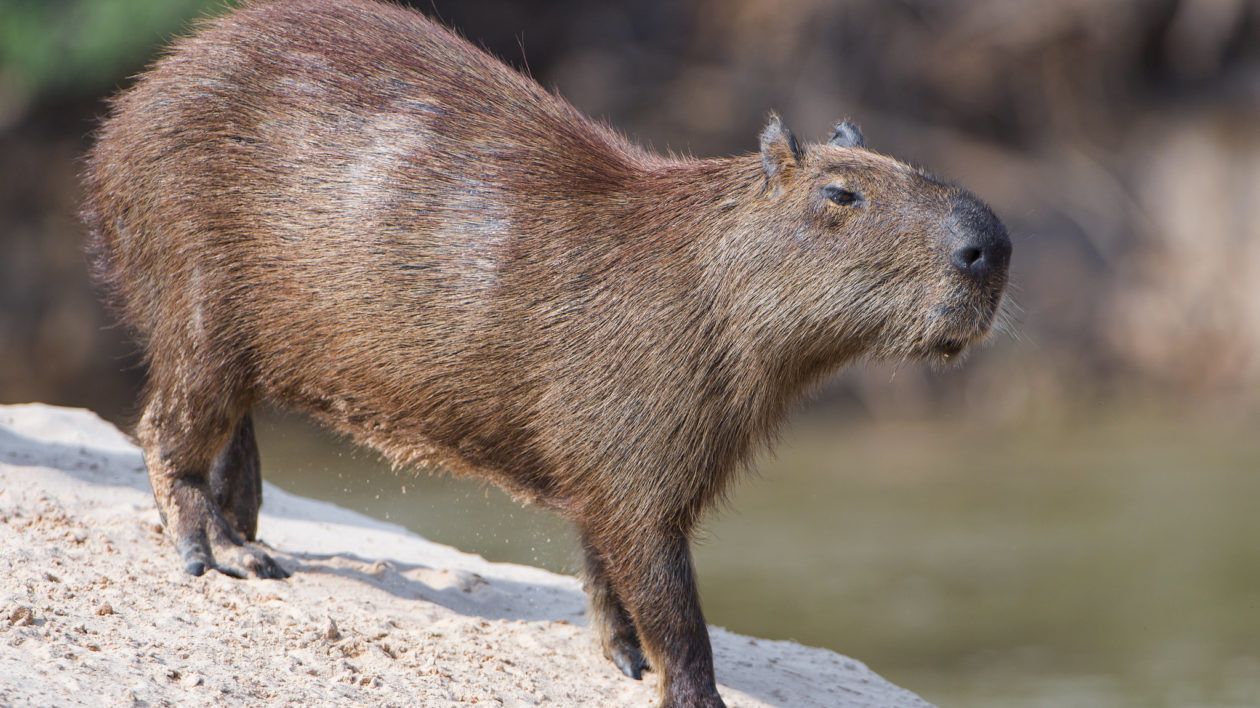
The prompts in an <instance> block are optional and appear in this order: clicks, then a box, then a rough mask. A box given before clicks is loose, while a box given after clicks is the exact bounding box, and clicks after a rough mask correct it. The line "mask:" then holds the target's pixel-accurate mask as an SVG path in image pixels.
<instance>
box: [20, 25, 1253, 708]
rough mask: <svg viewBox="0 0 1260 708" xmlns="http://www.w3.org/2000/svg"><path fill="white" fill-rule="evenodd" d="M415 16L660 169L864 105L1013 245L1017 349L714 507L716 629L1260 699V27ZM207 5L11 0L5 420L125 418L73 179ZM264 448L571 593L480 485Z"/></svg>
mask: <svg viewBox="0 0 1260 708" xmlns="http://www.w3.org/2000/svg"><path fill="white" fill-rule="evenodd" d="M415 4H416V5H417V6H419V7H420V8H421V9H422V10H424V11H425V12H427V13H429V14H431V15H437V16H438V17H440V18H442V19H443V20H444V21H445V22H446V23H447V24H449V25H452V26H454V27H457V28H458V29H459V30H460V31H461V32H462V33H463V34H464V35H465V36H467V37H469V38H470V39H472V40H473V41H474V42H476V43H479V44H481V45H483V46H485V47H487V48H488V49H489V50H490V51H492V52H493V53H494V54H496V55H498V56H499V57H501V58H503V59H504V60H506V61H508V62H509V63H511V64H513V65H515V66H517V67H521V68H524V67H526V66H527V67H528V70H529V72H530V73H532V74H533V76H534V77H535V78H537V79H538V80H539V81H540V82H542V83H543V84H544V85H545V86H548V87H551V88H554V89H555V90H557V91H558V92H559V93H560V94H562V95H564V96H565V97H566V98H567V99H569V100H570V101H571V102H572V103H574V104H575V105H577V106H578V107H579V108H581V109H582V110H584V111H585V112H587V113H588V114H592V115H594V116H596V117H599V118H603V119H606V120H607V121H608V122H610V123H611V124H612V125H614V126H616V127H618V128H619V129H621V130H623V131H624V132H626V133H627V134H628V135H630V136H631V137H632V138H633V139H635V140H637V141H639V142H640V143H643V144H645V145H648V146H651V147H653V148H656V149H658V150H662V151H663V150H673V151H676V152H683V153H690V154H694V155H697V156H713V155H724V154H732V153H738V152H747V151H751V150H753V149H755V146H756V136H757V134H758V132H759V130H760V128H761V126H762V124H763V122H764V120H765V117H766V115H767V113H768V112H769V111H770V110H771V109H774V110H776V111H778V112H779V113H780V114H781V115H782V116H783V117H784V118H785V120H786V121H787V122H788V124H789V125H790V126H791V127H792V128H793V130H794V131H795V132H796V133H797V135H798V136H799V137H801V138H803V139H810V140H822V139H824V138H826V137H828V135H829V127H830V126H831V124H832V123H833V122H834V121H835V120H836V119H838V118H841V117H849V118H852V119H853V120H854V121H856V122H857V123H858V124H860V125H861V126H862V128H863V131H864V133H865V135H866V138H867V143H868V145H869V146H871V147H872V148H873V149H876V150H879V151H881V152H885V153H888V154H891V155H893V156H896V157H898V158H900V159H903V160H906V161H908V162H912V163H915V164H918V165H922V166H924V167H926V168H927V169H929V170H931V171H933V172H935V173H938V174H941V175H944V176H947V177H948V178H950V179H952V180H954V181H957V182H959V183H961V184H963V185H965V186H967V187H968V188H970V189H971V190H972V191H974V192H976V193H977V194H979V195H980V196H981V197H982V198H984V199H986V200H987V201H989V202H990V203H991V204H992V206H993V207H994V209H995V211H996V212H997V213H998V214H999V215H1000V216H1001V217H1002V218H1003V220H1004V221H1005V222H1006V224H1007V226H1008V227H1009V228H1010V230H1011V233H1012V236H1013V239H1014V242H1015V255H1014V261H1013V266H1012V267H1013V279H1014V286H1013V292H1014V297H1015V299H1016V301H1017V302H1018V304H1019V307H1018V308H1017V309H1016V310H1014V318H1013V319H1014V322H1015V326H1014V327H1013V328H1012V329H1013V332H1012V333H1006V334H1000V335H999V336H997V337H996V338H995V340H994V341H993V342H992V343H991V344H990V345H989V346H987V347H986V348H984V349H983V350H981V351H978V352H976V353H974V354H973V355H972V356H971V357H970V358H969V360H968V361H967V362H966V363H965V364H964V365H963V366H961V367H959V368H957V369H953V370H950V371H945V372H937V371H931V370H930V369H927V368H925V367H919V366H915V365H909V364H901V365H896V366H893V365H883V364H878V365H866V366H861V367H856V368H855V369H853V370H850V371H847V372H845V373H843V374H841V375H840V376H839V377H838V378H837V379H836V380H835V381H834V382H833V383H832V384H831V385H829V386H828V387H827V389H826V390H825V391H823V392H822V394H821V395H820V396H819V397H818V398H817V399H816V400H814V401H812V402H810V403H809V404H807V405H805V406H803V407H802V409H801V410H800V411H799V412H798V413H797V415H796V416H795V417H794V419H793V421H792V423H791V425H790V426H789V428H788V430H787V432H786V435H785V439H784V442H783V443H782V444H781V445H780V446H778V447H777V448H776V450H775V452H774V453H772V454H767V455H764V456H763V457H762V458H761V460H760V461H759V463H758V465H757V467H758V471H759V474H758V475H757V476H756V477H754V478H752V479H749V480H747V481H746V482H745V483H744V484H742V485H740V486H739V487H738V489H737V490H736V494H735V496H734V499H733V501H732V504H731V506H730V508H729V509H724V510H722V511H721V512H720V513H716V514H714V515H713V516H712V518H711V519H710V521H709V523H708V524H707V525H706V532H705V538H704V540H703V542H702V543H701V545H700V546H699V547H698V548H697V563H698V567H699V570H700V575H701V585H702V593H703V598H704V603H705V607H706V612H707V614H708V616H709V619H710V621H711V622H713V623H714V624H718V625H723V626H726V627H728V628H731V629H733V630H736V631H740V632H746V633H753V634H757V635H760V636H765V637H772V638H792V639H796V640H798V641H801V642H804V643H807V644H812V645H818V646H825V647H828V648H831V649H835V650H837V651H840V652H843V653H846V654H849V655H851V656H853V657H856V658H858V659H860V660H862V661H864V662H866V663H868V664H870V665H871V666H872V667H873V668H874V669H875V670H876V671H878V672H879V673H881V674H883V675H885V676H887V677H888V678H889V679H891V680H893V681H894V682H896V683H899V684H901V685H903V686H905V687H907V688H909V689H911V690H914V691H916V692H918V693H919V694H921V695H922V696H923V697H924V698H926V699H927V700H929V701H931V702H934V703H937V704H939V705H942V706H964V705H965V706H1010V705H1033V706H1037V705H1045V706H1072V705H1081V706H1179V707H1181V706H1214V707H1217V706H1252V707H1254V706H1255V705H1258V704H1260V514H1257V513H1256V507H1257V503H1260V474H1258V473H1257V467H1260V436H1258V435H1257V434H1256V432H1257V430H1260V425H1257V423H1260V385H1258V383H1260V346H1258V345H1260V130H1258V127H1260V123H1258V122H1257V118H1258V117H1260V2H1255V1H1252V0H1065V1H1063V2H1056V3H1047V2H1040V1H1038V0H973V1H970V2H968V1H964V0H896V1H888V0H686V1H681V0H641V1H639V2H635V3H621V2H602V1H599V0H581V1H578V0H557V1H554V2H542V1H510V0H462V1H454V0H433V1H432V2H431V1H430V0H418V1H417V2H416V3H415ZM229 5H230V3H227V2H223V1H222V0H213V1H209V2H208V1H206V0H0V401H3V402H21V401H35V400H38V401H45V402H49V403H55V404H63V405H75V406H87V407H91V408H93V409H95V410H97V411H99V412H100V413H101V414H102V415H104V416H106V417H107V418H109V419H111V420H114V421H117V422H119V423H122V424H126V423H127V422H128V421H129V419H130V417H131V416H132V415H133V414H134V412H135V409H134V401H135V398H136V393H137V390H138V388H139V385H140V382H141V378H142V374H143V372H142V371H141V370H140V369H139V368H138V363H137V359H136V357H135V355H134V347H133V346H132V345H130V344H129V343H128V342H127V339H126V336H125V332H123V331H122V330H121V329H119V328H116V327H113V326H111V322H110V320H109V318H108V317H107V316H106V314H105V313H104V311H103V310H102V308H101V307H100V305H99V304H98V300H97V298H96V295H95V292H94V291H93V289H92V287H91V284H90V282H89V280H88V276H87V267H86V261H85V257H84V255H83V251H82V241H83V232H82V229H81V228H80V226H79V225H78V223H77V222H76V220H75V216H74V213H75V209H76V202H77V199H78V185H77V178H76V172H77V170H78V169H79V163H78V159H79V157H80V155H82V153H83V152H84V150H85V149H86V148H87V146H88V145H89V144H90V133H91V130H92V128H93V125H94V124H95V122H96V120H97V119H98V118H99V117H100V116H101V115H103V113H104V112H105V110H106V104H105V102H104V98H105V97H106V96H108V95H109V94H111V93H112V92H114V91H116V90H117V89H119V88H121V87H125V86H127V85H128V84H129V82H130V81H131V79H130V78H128V77H130V76H132V75H134V74H135V73H136V72H137V71H139V70H140V69H142V68H143V66H144V65H145V64H146V63H147V62H148V61H150V60H151V59H152V58H153V56H154V54H155V52H156V51H157V50H158V49H159V48H160V46H161V45H163V44H164V43H166V42H167V41H169V40H170V39H171V38H172V37H173V36H175V35H177V34H179V33H181V32H184V31H186V30H187V28H188V26H189V21H190V18H193V17H197V16H204V15H206V14H214V13H218V12H222V11H223V10H224V9H225V8H226V7H228V6H229ZM260 436H261V437H262V438H263V439H262V442H261V444H262V450H263V462H264V473H265V475H266V476H267V477H268V478H269V479H271V480H272V481H274V482H276V483H279V484H281V485H283V486H286V487H288V488H290V489H292V490H295V491H299V492H301V493H304V494H307V495H314V496H320V497H322V498H325V499H329V500H332V501H335V502H338V503H341V504H343V505H346V506H352V507H355V508H358V509H361V510H365V511H367V512H368V513H370V514H373V515H375V516H378V517H381V518H388V519H390V520H392V521H396V522H399V523H403V524H405V525H407V526H409V527H411V528H413V529H415V530H417V531H419V532H421V533H423V534H425V535H427V536H429V537H431V538H434V539H436V540H440V541H445V542H448V543H453V544H454V545H457V546H459V547H461V548H464V549H467V550H472V551H477V552H480V553H483V554H485V555H487V556H489V557H491V558H492V559H497V560H514V561H521V562H529V563H535V564H541V565H544V566H547V567H551V568H554V569H558V570H570V571H571V570H573V569H574V568H576V563H575V556H574V550H573V543H572V536H571V534H570V533H569V531H568V529H567V528H566V527H565V525H564V524H563V523H562V522H560V521H559V520H558V519H556V518H554V517H552V516H549V515H546V514H540V513H538V512H534V511H531V510H528V509H522V508H521V507H520V506H518V505H516V504H514V503H512V502H511V501H510V500H508V499H506V498H505V497H503V496H502V495H501V494H500V493H499V492H498V491H497V490H493V489H485V488H483V487H482V486H480V485H477V484H475V483H471V482H465V481H460V480H446V479H442V478H430V477H428V476H424V475H420V476H414V477H413V476H412V475H410V474H409V473H401V474H399V473H394V472H392V471H390V470H389V469H388V468H387V467H384V466H382V465H381V464H379V462H377V461H376V460H375V458H374V457H373V456H372V454H371V453H368V452H363V451H357V452H356V451H352V450H350V449H349V448H347V447H345V446H344V445H343V444H342V443H340V442H339V441H337V440H334V439H332V438H330V437H329V436H327V435H325V434H323V433H321V432H319V431H316V430H314V429H313V428H311V427H310V426H309V425H308V424H307V423H305V422H303V421H302V420H300V419H298V418H294V417H290V416H286V415H283V414H280V413H277V412H272V413H269V414H267V415H266V416H264V420H263V422H262V425H261V430H260ZM400 490H401V493H400ZM719 672H720V669H719Z"/></svg>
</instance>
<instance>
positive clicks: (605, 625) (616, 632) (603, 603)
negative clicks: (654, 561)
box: [582, 533, 650, 681]
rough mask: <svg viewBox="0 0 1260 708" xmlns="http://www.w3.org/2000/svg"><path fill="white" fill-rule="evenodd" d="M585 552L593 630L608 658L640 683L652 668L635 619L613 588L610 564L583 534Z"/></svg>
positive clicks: (583, 551) (587, 590) (585, 573)
mask: <svg viewBox="0 0 1260 708" xmlns="http://www.w3.org/2000/svg"><path fill="white" fill-rule="evenodd" d="M582 553H583V555H584V556H585V558H584V561H585V568H584V571H585V572H584V576H585V578H584V579H585V581H586V583H585V585H586V594H587V599H588V600H589V605H590V613H591V628H592V629H594V630H595V632H596V633H598V634H599V640H600V643H601V644H602V645H603V647H604V656H606V657H608V658H609V659H610V660H611V661H612V662H613V663H614V664H616V665H617V668H618V669H621V673H623V674H625V675H626V676H629V677H630V678H632V679H635V680H636V681H637V680H639V679H641V678H643V672H644V670H646V669H648V668H650V667H649V666H648V663H647V658H646V657H644V655H643V646H642V644H641V643H640V642H639V631H638V630H637V629H635V627H634V619H633V618H631V617H630V611H629V610H627V609H626V606H625V604H624V603H622V601H621V598H620V597H618V596H617V591H616V590H615V589H614V588H613V585H612V579H611V578H609V576H608V567H607V562H606V561H605V560H604V557H603V555H602V554H601V553H600V552H599V550H598V549H596V548H595V545H594V543H592V542H591V540H590V539H589V538H588V537H587V535H586V534H585V533H583V534H582Z"/></svg>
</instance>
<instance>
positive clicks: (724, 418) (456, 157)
mask: <svg viewBox="0 0 1260 708" xmlns="http://www.w3.org/2000/svg"><path fill="white" fill-rule="evenodd" d="M848 129H849V130H850V131H852V132H851V133H846V132H845V131H842V130H841V129H839V128H837V137H836V139H835V140H834V141H833V144H825V145H809V146H806V147H804V148H801V147H800V146H798V145H797V143H796V141H795V140H794V139H793V138H792V137H791V134H790V133H789V132H788V131H787V129H786V127H784V126H783V125H782V123H781V122H780V121H779V120H778V119H777V118H772V119H771V122H770V125H769V126H768V127H767V129H766V131H765V133H764V134H763V136H762V149H761V151H760V153H759V154H752V155H747V156H742V157H734V158H726V159H712V160H693V159H666V158H664V157H661V156H658V155H654V154H651V153H648V152H645V151H643V150H641V149H639V148H638V147H636V146H634V145H633V144H631V143H629V142H628V141H626V140H625V139H624V138H622V137H621V136H620V135H618V134H617V133H615V132H614V131H612V130H611V129H609V128H607V127H605V126H603V125H601V124H598V123H596V122H593V121H591V120H590V119H588V118H586V117H584V116H583V115H581V114H580V113H579V112H578V111H576V110H575V109H574V108H572V107H571V106H569V105H568V104H567V103H565V102H564V101H563V100H561V99H560V98H558V97H556V96H554V95H552V94H550V93H547V92H546V91H544V90H543V89H542V88H540V87H539V86H538V85H537V84H536V83H535V82H534V81H532V80H530V79H529V78H526V77H524V76H522V75H520V74H518V73H516V72H515V71H513V70H511V69H509V68H508V67H506V66H504V65H503V64H502V63H500V62H499V61H497V60H495V59H494V58H492V57H491V56H489V55H487V54H486V53H484V52H482V51H480V50H478V49H477V48H475V47H473V46H472V45H470V44H469V43H468V42H466V41H464V40H463V39H461V38H459V37H457V36H456V35H454V34H452V33H451V32H449V31H447V30H445V29H443V28H442V27H440V26H438V25H437V24H435V23H433V22H431V21H429V20H428V19H426V18H424V17H423V16H422V15H420V14H418V13H415V12H412V11H409V10H404V9H400V8H398V7H394V6H391V5H385V4H378V3H375V2H369V1H368V0H344V1H343V0H293V1H290V2H276V3H274V4H270V3H251V4H248V5H247V6H246V7H245V8H243V9H241V10H238V11H236V12H233V13H231V14H229V15H227V16H226V17H224V18H220V19H218V20H214V21H210V22H207V23H205V24H203V25H202V26H201V27H200V28H199V29H198V31H197V32H196V33H195V34H194V35H192V36H190V37H187V38H184V39H182V40H179V41H178V42H176V43H175V45H174V47H173V48H172V49H171V51H170V52H169V54H168V55H167V56H166V57H165V58H163V59H161V60H160V61H159V62H157V64H155V65H154V66H153V67H152V69H150V70H149V71H148V72H147V73H146V74H145V75H144V76H143V77H142V78H141V79H140V81H139V82H138V83H137V84H136V85H135V86H134V87H133V88H132V89H130V90H128V91H126V92H124V93H122V94H121V95H120V96H118V97H117V98H116V99H115V100H114V102H113V108H112V113H111V115H110V117H109V118H108V119H107V120H106V121H105V122H104V124H103V125H102V127H101V130H100V134H99V138H98V141H97V143H96V145H95V147H94V148H93V149H92V151H91V153H90V155H89V156H88V159H87V169H86V172H85V177H84V181H85V185H86V200H85V206H84V211H83V217H84V221H85V223H86V224H87V225H88V227H89V229H90V231H91V238H92V241H91V244H92V246H91V247H92V250H93V252H94V254H95V256H96V259H97V267H98V273H99V276H100V278H101V280H102V281H103V282H104V283H105V284H106V286H107V288H108V290H109V292H110V297H111V300H112V301H113V303H114V304H115V306H116V308H117V310H118V312H119V314H120V316H121V319H123V320H124V321H125V322H126V323H128V324H129V325H130V326H131V327H132V328H133V329H134V330H135V331H136V333H137V336H138V338H139V339H140V341H141V344H142V346H143V350H144V352H145V354H146V357H147V364H148V386H147V390H146V394H145V405H144V413H143V416H142V418H141V421H140V423H139V426H138V431H137V434H138V437H139V439H140V441H141V443H142V445H143V447H144V451H145V460H146V464H147V466H148V469H149V474H150V478H151V480H152V483H153V490H154V496H155V498H156V500H157V502H158V506H159V508H160V509H161V511H162V513H163V518H164V520H165V522H166V524H167V527H168V529H169V530H170V533H171V534H172V536H173V537H174V539H175V541H176V544H177V548H178V549H179V552H180V553H181V555H182V557H183V559H184V562H185V565H186V567H187V569H188V570H189V571H190V572H194V573H200V572H204V570H205V569H207V568H216V569H219V570H220V571H222V572H226V573H230V574H234V575H240V576H244V575H249V574H251V573H252V574H258V575H262V576H266V577H280V576H283V575H285V571H284V570H283V569H282V568H280V567H279V565H277V564H276V563H275V562H274V561H273V560H272V559H271V558H270V557H269V556H267V555H266V554H265V553H263V552H262V551H261V550H259V549H258V548H257V547H256V546H254V545H253V544H251V543H249V541H252V540H253V537H254V531H255V524H256V519H257V512H258V505H259V503H260V499H261V497H260V487H259V486H258V485H259V482H258V451H257V446H256V444H255V443H254V437H253V428H252V425H251V424H250V422H249V411H250V410H251V409H252V408H253V407H254V406H255V405H256V404H257V403H259V402H261V401H264V400H266V401H272V402H275V403H277V404H280V405H282V406H286V407H290V408H295V409H298V410H304V411H307V412H309V413H311V414H312V415H314V416H315V417H316V418H318V419H320V420H321V421H323V422H324V423H326V424H327V425H329V426H331V427H333V428H335V429H337V430H339V431H342V432H344V433H346V434H347V435H349V436H351V437H353V438H354V440H356V441H357V442H359V443H362V444H364V445H367V446H370V447H372V448H375V449H376V450H379V451H380V452H382V453H383V454H385V455H386V456H387V457H389V458H390V459H391V460H393V461H394V462H395V463H397V464H399V465H413V464H424V465H440V466H443V467H446V468H449V469H453V470H456V471H458V472H463V473H468V474H476V475H480V476H483V477H487V478H490V479H492V480H494V481H495V482H497V483H498V484H500V485H502V486H504V487H505V488H507V489H509V490H511V491H512V492H514V493H516V494H517V495H519V496H521V497H523V498H526V499H529V500H531V501H534V502H537V503H540V504H544V505H547V506H550V507H552V508H554V509H557V510H558V511H559V512H560V513H562V514H564V515H566V516H567V517H569V518H571V519H573V520H574V521H575V522H576V524H577V526H578V528H579V530H580V532H581V537H582V543H583V548H584V550H585V551H586V556H587V581H588V589H589V591H590V594H591V599H592V607H593V609H594V611H595V614H596V619H595V624H596V626H597V628H598V631H599V632H600V634H601V636H602V638H603V640H604V644H605V647H606V650H607V652H608V654H609V656H610V657H611V658H613V659H614V660H615V661H616V662H617V664H618V666H620V667H621V668H622V670H623V671H625V672H626V673H627V674H630V675H632V676H635V677H636V678H637V677H638V675H639V673H640V671H641V670H642V669H643V668H646V667H647V665H648V663H649V662H650V665H651V666H652V667H654V668H656V669H658V670H660V671H662V672H663V674H664V681H663V694H664V695H663V699H664V703H665V704H667V705H677V706H682V705H720V703H721V701H720V699H719V698H718V696H717V693H716V690H715V688H714V683H713V669H712V658H711V654H710V650H709V644H708V635H707V632H706V630H705V625H704V619H703V616H702V615H701V612H700V607H699V600H698V597H697V594H696V590H695V585H694V580H693V573H692V568H691V557H690V552H689V549H688V539H689V537H690V534H691V533H692V531H693V529H694V527H695V524H696V522H697V520H698V518H699V517H700V515H701V513H702V512H703V511H704V510H705V509H706V508H707V507H709V506H710V505H711V504H712V503H713V501H714V500H715V499H716V498H718V497H719V496H720V495H721V494H722V493H723V491H724V490H725V489H726V487H727V485H728V483H729V482H730V481H731V478H732V476H733V474H734V473H736V472H737V471H738V470H739V469H740V468H741V465H742V464H743V463H744V462H745V461H746V460H747V459H748V458H749V456H750V454H751V452H752V451H753V450H754V448H755V446H756V445H757V444H759V443H761V442H763V441H765V440H766V439H768V437H769V436H770V435H771V433H772V431H773V430H774V429H775V427H776V426H777V425H778V423H779V422H780V420H781V419H782V418H783V416H784V413H785V410H786V409H787V408H788V406H789V405H790V404H791V403H792V402H793V401H794V400H796V399H797V398H799V396H800V395H801V393H802V392H803V391H805V390H806V389H808V388H809V387H810V386H811V384H813V383H815V382H817V381H819V380H820V379H821V378H822V377H824V376H825V375H827V374H828V373H830V372H832V371H834V370H835V369H837V368H838V367H840V366H842V365H844V364H845V363H847V362H850V361H852V360H854V359H856V358H859V357H864V356H872V357H893V358H924V357H926V358H936V359H941V358H947V357H949V356H950V355H953V354H956V353H958V352H959V351H960V350H961V349H962V348H963V347H964V346H966V345H967V344H968V343H970V342H972V341H975V340H977V339H979V338H981V337H983V336H984V334H985V333H986V332H987V331H988V329H989V327H990V325H991V322H992V319H993V315H994V313H995V311H996V309H997V307H998V304H999V301H1000V298H1001V294H1002V290H1003V287H1004V284H1005V280H1006V264H1007V259H1008V257H1009V251H1010V244H1009V241H1008V240H1007V239H1006V235H1005V232H1004V231H1002V228H1001V225H1000V224H999V223H998V222H997V220H996V219H995V218H993V216H992V214H991V213H990V212H989V211H988V210H987V208H985V207H984V206H983V204H981V203H979V202H978V201H976V200H975V198H974V197H972V196H970V195H969V194H967V193H966V192H964V191H963V190H960V189H958V188H956V187H952V186H949V185H945V184H942V183H940V182H938V181H936V180H934V179H932V178H929V177H927V176H925V175H923V174H922V173H920V172H918V171H917V170H915V169H913V168H910V167H907V166H906V165H904V164H901V163H899V162H896V161H894V160H892V159H890V158H887V157H884V156H881V155H878V154H875V153H872V152H869V151H867V150H864V149H860V146H861V140H860V135H859V134H857V133H856V131H855V130H853V129H852V128H851V127H849V128H848ZM854 136H856V138H855V137H854ZM828 187H830V188H831V189H832V192H826V191H825V189H826V188H828ZM841 187H842V188H843V189H846V190H849V191H851V192H854V193H857V194H858V195H859V196H860V197H861V199H860V201H859V202H858V203H855V204H847V205H845V204H837V203H835V202H834V201H833V200H831V199H829V198H828V194H832V193H834V192H835V190H836V189H839V188H841ZM960 244H961V246H960ZM968 244H971V245H975V247H976V249H979V250H975V249H973V253H972V255H973V256H974V255H975V254H976V253H979V254H981V255H982V256H984V257H985V258H987V259H988V260H987V262H984V261H981V263H980V265H975V266H966V265H965V264H964V265H958V264H957V263H954V262H951V254H954V257H955V259H956V258H957V254H958V253H959V252H960V251H959V249H960V248H962V247H963V246H968ZM968 262H969V261H968ZM986 263H987V265H986ZM981 265H984V266H985V267H984V268H981V267H980V266H981ZM968 267H970V268H971V269H972V271H973V272H967V268H968ZM645 653H646V656H645V655H644V654H645Z"/></svg>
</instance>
